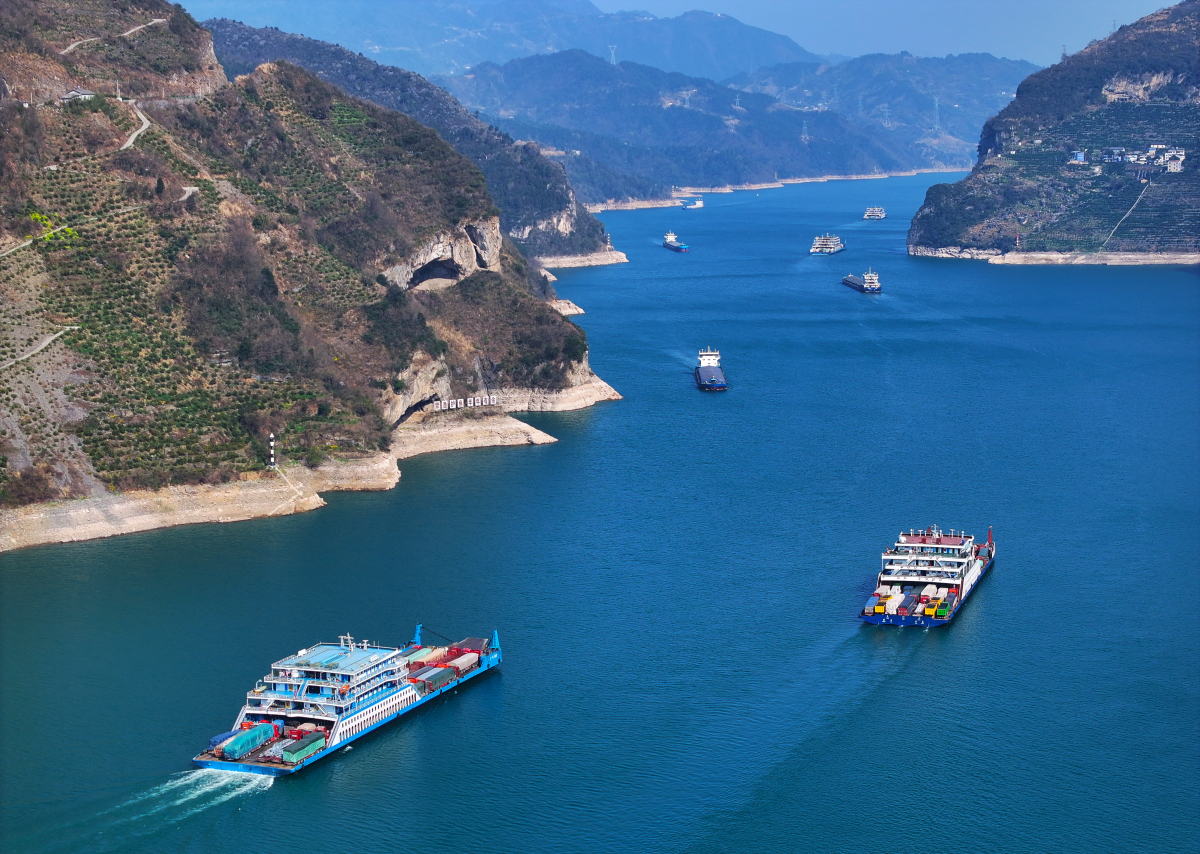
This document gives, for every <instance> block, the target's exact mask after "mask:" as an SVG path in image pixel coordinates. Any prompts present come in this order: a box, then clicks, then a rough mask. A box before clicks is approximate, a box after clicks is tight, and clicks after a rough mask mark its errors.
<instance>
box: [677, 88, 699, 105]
mask: <svg viewBox="0 0 1200 854" xmlns="http://www.w3.org/2000/svg"><path fill="white" fill-rule="evenodd" d="M695 94H696V90H695V89H685V90H684V91H682V92H680V93H679V96H680V97H681V98H683V105H684V106H685V107H690V106H691V105H692V96H693V95H695Z"/></svg>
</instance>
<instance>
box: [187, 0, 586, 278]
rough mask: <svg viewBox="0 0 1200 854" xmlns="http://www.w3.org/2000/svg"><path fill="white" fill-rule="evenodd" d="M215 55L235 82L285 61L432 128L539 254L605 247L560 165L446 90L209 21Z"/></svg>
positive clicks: (508, 227)
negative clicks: (474, 169)
mask: <svg viewBox="0 0 1200 854" xmlns="http://www.w3.org/2000/svg"><path fill="white" fill-rule="evenodd" d="M204 26H206V27H208V28H209V30H210V31H211V32H212V34H213V46H214V49H215V50H216V53H217V58H218V59H219V60H220V61H221V64H222V65H223V66H224V67H225V70H226V72H227V73H228V74H229V75H230V76H231V77H232V76H234V75H237V74H248V73H250V72H251V71H253V70H254V69H255V68H256V67H257V66H259V65H261V64H262V63H264V62H273V61H276V60H285V61H287V62H291V63H293V64H295V65H299V66H300V67H302V68H304V69H306V70H308V71H310V72H311V73H313V74H315V75H317V76H318V77H320V78H322V79H323V80H327V81H329V82H330V83H333V84H334V85H336V86H338V87H339V88H341V89H342V90H343V91H344V92H347V93H349V94H351V95H354V96H356V97H359V98H365V99H366V100H368V101H373V102H374V103H376V104H379V105H380V106H383V107H388V108H389V109H393V110H396V111H397V112H401V113H404V114H405V115H407V116H411V117H412V118H414V119H416V120H417V121H419V122H420V123H421V124H423V125H427V126H428V127H431V128H433V129H434V130H436V131H437V132H438V133H439V134H441V136H442V138H443V139H445V140H446V141H447V142H449V143H450V144H451V145H452V146H453V147H454V149H455V150H456V151H458V152H459V153H460V154H463V155H466V156H467V157H469V158H470V159H471V160H472V161H473V162H474V163H475V165H476V166H478V167H479V169H480V171H482V172H483V175H484V177H485V178H486V179H487V184H488V191H489V192H490V193H491V196H492V198H493V199H494V200H495V202H496V206H497V207H498V208H499V209H500V224H501V227H502V228H503V229H504V232H505V233H506V234H508V235H509V236H510V237H512V238H514V239H515V240H517V242H518V243H519V244H520V245H521V246H522V248H524V249H525V250H526V251H529V252H531V253H534V254H538V255H571V254H576V253H585V252H592V251H595V250H597V249H600V248H602V247H603V246H604V245H605V237H604V226H603V225H602V224H601V223H600V222H599V221H598V220H597V219H596V218H595V217H593V216H592V215H591V214H590V213H588V212H587V210H586V209H585V208H584V207H583V206H582V205H580V204H577V203H576V199H575V194H574V193H573V192H572V190H571V185H570V183H569V182H568V180H567V176H566V173H565V172H564V171H563V168H562V166H561V165H560V164H558V163H555V162H554V161H553V160H550V159H549V158H547V157H544V156H542V155H541V154H540V153H539V152H538V149H537V147H536V146H533V145H526V144H523V145H518V144H517V143H515V142H514V141H513V139H512V138H511V137H510V136H508V135H507V134H505V133H503V132H501V131H499V130H497V129H496V128H494V127H491V126H489V125H488V124H487V123H486V122H484V121H481V120H480V119H478V118H477V117H475V116H473V115H472V114H471V113H470V112H468V111H467V110H466V109H465V108H464V107H463V106H462V104H460V103H459V102H458V101H456V100H455V99H454V97H453V96H452V95H450V94H449V93H448V92H446V91H445V90H444V89H442V88H440V87H438V86H435V85H434V84H432V83H430V82H429V81H428V80H426V79H425V78H424V77H421V76H420V75H419V74H414V73H413V72H411V71H405V70H403V69H400V68H394V67H392V66H387V65H380V64H378V63H376V62H373V61H372V60H370V59H367V58H365V57H363V56H361V55H360V54H356V53H353V52H351V51H349V50H346V49H345V48H342V47H338V46H337V45H335V44H330V43H328V42H323V41H317V40H316V39H310V38H305V37H304V36H299V35H292V34H290V33H285V32H282V31H280V30H278V29H275V28H274V27H263V28H258V29H256V28H254V27H247V26H245V25H244V24H240V23H237V22H236V21H228V20H213V21H206V22H205V23H204Z"/></svg>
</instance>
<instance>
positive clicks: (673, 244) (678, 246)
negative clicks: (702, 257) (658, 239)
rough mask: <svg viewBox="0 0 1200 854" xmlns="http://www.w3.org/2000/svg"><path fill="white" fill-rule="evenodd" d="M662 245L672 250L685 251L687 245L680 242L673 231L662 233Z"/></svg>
mask: <svg viewBox="0 0 1200 854" xmlns="http://www.w3.org/2000/svg"><path fill="white" fill-rule="evenodd" d="M663 246H665V247H666V248H668V249H670V250H671V251H672V252H687V251H689V250H688V245H687V244H686V243H681V242H680V240H679V238H678V237H676V236H675V232H673V231H668V232H667V233H666V234H664V235H663Z"/></svg>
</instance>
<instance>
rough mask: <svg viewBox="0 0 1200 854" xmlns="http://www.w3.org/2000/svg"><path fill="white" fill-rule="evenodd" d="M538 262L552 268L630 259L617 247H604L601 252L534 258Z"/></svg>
mask: <svg viewBox="0 0 1200 854" xmlns="http://www.w3.org/2000/svg"><path fill="white" fill-rule="evenodd" d="M533 260H534V261H535V262H536V263H537V264H539V265H541V266H542V267H546V268H547V269H551V270H558V269H563V268H566V267H600V266H603V265H605V264H628V263H629V259H628V258H626V257H625V253H624V252H618V251H617V250H616V249H602V250H601V251H599V252H589V253H587V254H586V255H547V256H544V257H542V258H534V259H533Z"/></svg>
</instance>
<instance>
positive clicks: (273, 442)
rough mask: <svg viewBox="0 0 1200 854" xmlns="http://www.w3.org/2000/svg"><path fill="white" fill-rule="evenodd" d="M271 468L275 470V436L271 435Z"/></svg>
mask: <svg viewBox="0 0 1200 854" xmlns="http://www.w3.org/2000/svg"><path fill="white" fill-rule="evenodd" d="M271 468H275V434H274V433H272V434H271Z"/></svg>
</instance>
